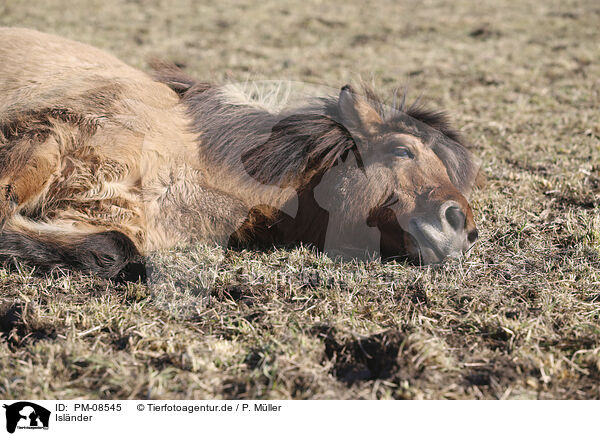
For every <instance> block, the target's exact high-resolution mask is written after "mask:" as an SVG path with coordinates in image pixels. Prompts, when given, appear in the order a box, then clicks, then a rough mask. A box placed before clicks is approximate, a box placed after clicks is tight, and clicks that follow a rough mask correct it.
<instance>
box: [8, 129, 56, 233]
mask: <svg viewBox="0 0 600 436" xmlns="http://www.w3.org/2000/svg"><path fill="white" fill-rule="evenodd" d="M0 159H1V165H2V166H1V169H0V187H1V188H2V191H0V228H1V227H2V225H3V224H4V223H5V222H6V221H7V220H8V219H9V218H10V217H11V216H12V215H14V214H16V213H17V212H18V211H20V210H23V209H27V208H28V207H33V206H34V205H35V203H36V200H38V199H39V198H40V196H41V194H42V193H43V191H44V190H45V189H46V188H47V186H48V184H49V183H50V181H51V179H52V176H53V174H54V173H55V172H56V171H57V170H58V165H59V159H60V155H59V146H58V143H57V142H56V140H55V139H54V138H53V137H49V138H47V139H46V140H45V141H43V142H41V143H38V144H32V142H31V141H29V140H27V139H19V140H15V141H11V142H9V143H7V144H2V145H1V147H0Z"/></svg>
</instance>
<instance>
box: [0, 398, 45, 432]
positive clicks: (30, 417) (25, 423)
mask: <svg viewBox="0 0 600 436" xmlns="http://www.w3.org/2000/svg"><path fill="white" fill-rule="evenodd" d="M3 407H4V408H5V409H6V431H8V432H9V433H14V432H15V430H16V429H19V430H22V429H25V430H36V429H44V430H47V429H48V424H49V422H50V411H49V410H48V409H45V408H43V407H42V406H38V405H37V404H35V403H30V402H29V401H19V402H17V403H13V404H10V405H6V404H5V405H4V406H3Z"/></svg>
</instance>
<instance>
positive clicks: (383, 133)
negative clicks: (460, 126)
mask: <svg viewBox="0 0 600 436" xmlns="http://www.w3.org/2000/svg"><path fill="white" fill-rule="evenodd" d="M333 109H334V110H331V108H330V112H332V113H331V114H330V116H332V117H333V118H335V119H336V121H337V122H338V123H340V124H341V125H342V126H344V128H345V129H346V130H347V131H348V132H349V133H350V136H351V137H352V141H353V144H354V147H353V148H352V149H351V151H352V153H349V152H347V153H345V154H344V155H342V157H341V158H338V159H337V161H336V163H335V164H334V165H333V166H332V167H331V168H330V169H328V170H327V171H326V172H325V173H324V174H323V176H322V178H321V179H320V183H319V184H318V185H317V186H316V188H315V198H316V199H317V201H318V202H319V203H320V205H321V206H322V207H323V208H324V209H326V210H327V211H328V212H329V216H330V223H329V227H328V229H327V231H328V232H334V234H335V235H336V236H335V238H334V239H335V240H336V241H337V244H339V246H340V248H341V249H342V250H344V249H349V248H351V246H352V245H353V241H355V242H356V244H354V245H360V244H364V243H365V237H366V236H365V235H367V234H368V233H369V232H368V231H365V222H366V224H367V225H368V226H370V227H377V228H378V230H379V232H380V241H378V242H379V249H380V252H381V254H382V256H383V257H387V258H389V257H397V256H406V255H407V256H409V257H412V258H413V259H415V260H416V261H418V262H421V263H423V264H430V263H438V262H441V261H443V260H444V259H445V258H447V257H457V256H460V255H461V254H462V253H463V252H465V251H466V250H468V249H469V248H470V247H471V246H472V245H473V243H474V242H475V240H476V239H477V237H478V232H477V228H476V226H475V222H474V220H473V212H472V210H471V207H470V205H469V203H468V201H467V195H468V193H469V191H470V189H471V186H472V185H473V183H474V179H475V176H476V168H475V165H474V163H473V161H472V159H471V157H470V155H469V153H468V152H467V151H466V149H465V148H464V147H463V146H462V145H461V144H460V143H459V142H458V141H459V138H458V135H456V134H455V133H454V132H452V131H451V130H450V129H449V128H448V127H447V124H446V122H445V118H444V117H443V116H442V115H441V114H439V113H431V112H427V111H424V110H421V109H415V108H412V109H407V110H403V109H394V110H391V111H390V110H385V109H384V108H382V107H381V105H380V104H378V103H377V102H374V101H372V100H371V99H369V98H364V97H361V96H359V95H357V94H356V93H355V92H354V91H353V90H352V88H350V87H349V86H345V87H344V88H342V90H341V92H340V95H339V98H338V101H337V107H335V108H333ZM386 112H387V113H386ZM390 112H391V113H390ZM333 216H335V218H334V219H333V220H332V217H333ZM355 248H360V247H355Z"/></svg>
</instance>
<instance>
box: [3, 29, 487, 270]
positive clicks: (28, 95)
mask: <svg viewBox="0 0 600 436" xmlns="http://www.w3.org/2000/svg"><path fill="white" fill-rule="evenodd" d="M0 59H3V62H2V63H0V186H2V187H3V189H4V194H5V195H4V196H2V197H1V198H0V223H1V226H2V227H1V233H0V258H1V259H5V260H6V259H12V258H16V259H19V260H22V261H25V262H28V263H29V264H32V265H35V266H37V267H39V268H42V269H52V268H55V267H66V268H74V269H80V270H84V271H89V272H94V273H98V274H101V275H103V276H106V277H113V276H116V275H117V274H119V272H121V271H122V270H123V269H124V268H125V267H126V266H127V265H128V264H130V263H132V262H137V261H138V260H139V259H140V257H141V256H143V255H144V254H146V253H148V252H151V251H155V250H161V249H166V248H170V247H174V246H177V245H181V244H185V243H192V242H204V243H211V244H212V243H221V244H228V245H230V246H239V245H242V246H252V245H270V244H287V243H307V244H312V245H314V246H316V247H317V248H319V249H322V250H323V249H324V250H325V251H331V252H336V250H337V251H338V252H340V251H342V252H344V254H350V255H354V254H357V255H358V254H360V253H369V252H370V253H375V254H376V255H379V256H382V257H384V258H395V257H405V256H407V257H410V258H412V259H414V260H416V261H417V262H421V263H423V264H428V263H437V262H441V261H442V260H444V259H445V258H446V257H449V256H458V255H460V254H461V253H463V252H464V251H466V250H468V249H469V248H470V247H471V246H472V244H473V243H474V242H475V240H476V239H477V229H476V227H475V223H474V220H473V213H472V210H471V207H470V206H469V203H468V202H467V200H466V197H467V196H468V194H469V191H470V190H471V187H472V185H473V183H474V180H475V178H476V176H477V168H476V165H475V164H474V162H473V160H472V158H471V157H470V154H469V153H468V152H467V150H466V148H465V146H464V145H463V144H462V142H461V138H460V137H459V135H458V134H457V133H456V132H455V131H453V130H452V129H451V128H450V127H449V126H448V123H447V122H446V118H445V117H444V116H443V115H442V114H440V113H438V112H430V111H426V110H423V109H421V108H415V107H410V108H405V107H404V106H403V105H402V106H401V107H397V108H386V107H385V106H384V105H383V104H382V103H381V101H380V100H379V99H378V98H377V97H376V96H375V94H374V93H372V92H371V91H369V90H366V91H365V93H366V94H365V96H361V95H358V94H357V93H356V92H355V91H354V89H352V88H351V87H350V86H345V87H343V88H342V89H341V91H340V92H339V95H336V96H325V97H323V98H319V99H316V100H311V101H309V102H307V103H306V104H304V105H301V106H299V107H296V108H295V109H293V110H288V109H286V110H281V111H273V110H269V108H265V107H262V106H261V104H260V102H258V101H257V100H256V99H252V98H251V97H249V96H248V95H244V94H243V93H242V92H241V91H240V88H239V87H235V86H230V85H225V86H216V85H212V84H209V83H204V82H197V81H195V80H193V79H191V78H190V77H188V76H187V75H185V74H184V73H183V72H182V71H180V70H179V69H178V68H177V67H174V66H169V65H158V66H157V68H156V71H155V73H154V77H150V76H149V75H147V74H145V73H143V72H141V71H138V70H136V69H134V68H132V67H129V66H128V65H126V64H124V63H123V62H121V61H119V60H118V59H116V58H114V57H113V56H111V55H109V54H107V53H105V52H102V51H100V50H98V49H95V48H93V47H90V46H87V45H84V44H80V43H77V42H73V41H69V40H66V39H63V38H59V37H56V36H52V35H46V34H42V33H39V32H36V31H32V30H26V29H14V28H0Z"/></svg>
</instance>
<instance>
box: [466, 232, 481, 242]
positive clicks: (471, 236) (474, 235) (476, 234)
mask: <svg viewBox="0 0 600 436" xmlns="http://www.w3.org/2000/svg"><path fill="white" fill-rule="evenodd" d="M477 238H479V232H478V231H477V229H475V230H471V231H470V232H469V234H468V235H467V239H468V240H469V242H470V243H471V244H472V243H474V242H475V241H476V240H477Z"/></svg>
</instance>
